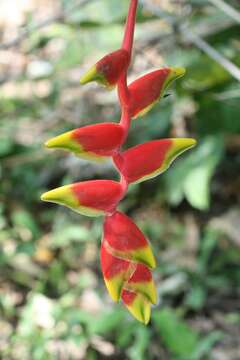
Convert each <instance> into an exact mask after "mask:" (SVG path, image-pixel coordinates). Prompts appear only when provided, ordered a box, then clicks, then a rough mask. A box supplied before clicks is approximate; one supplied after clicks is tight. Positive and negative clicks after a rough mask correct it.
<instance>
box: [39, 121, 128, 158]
mask: <svg viewBox="0 0 240 360" xmlns="http://www.w3.org/2000/svg"><path fill="white" fill-rule="evenodd" d="M123 140H124V130H123V128H122V126H120V125H118V124H115V123H102V124H95V125H88V126H84V127H81V128H78V129H75V130H72V131H68V132H66V133H64V134H61V135H59V136H56V137H54V138H52V139H50V140H48V141H47V142H46V143H45V145H46V146H47V147H48V148H61V149H65V150H69V151H72V152H73V153H74V154H75V155H77V156H79V157H81V158H83V159H87V160H95V161H103V160H105V159H107V157H109V156H112V155H113V154H114V153H115V152H116V151H117V149H118V148H119V147H120V146H121V144H122V142H123Z"/></svg>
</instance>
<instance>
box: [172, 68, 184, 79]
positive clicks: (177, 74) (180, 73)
mask: <svg viewBox="0 0 240 360" xmlns="http://www.w3.org/2000/svg"><path fill="white" fill-rule="evenodd" d="M171 72H172V74H173V76H174V78H176V79H177V78H179V77H181V76H183V75H185V73H186V69H185V68H184V67H172V68H171Z"/></svg>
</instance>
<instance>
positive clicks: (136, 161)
mask: <svg viewBox="0 0 240 360" xmlns="http://www.w3.org/2000/svg"><path fill="white" fill-rule="evenodd" d="M195 143H196V141H195V140H194V139H163V140H154V141H149V142H147V143H145V144H141V145H137V146H135V147H133V148H130V149H129V150H126V151H124V152H123V153H121V154H119V155H117V156H116V157H114V162H115V164H116V166H117V168H118V169H119V171H120V172H121V174H123V175H124V177H125V179H126V180H127V182H128V183H129V184H130V183H139V182H141V181H144V180H148V179H151V178H153V177H155V176H157V175H159V174H161V173H162V172H163V171H165V170H166V169H167V168H168V167H169V166H170V164H171V163H172V161H173V160H174V159H175V158H176V157H177V156H178V155H180V154H181V153H183V152H184V151H186V150H188V149H189V148H191V147H192V146H194V145H195Z"/></svg>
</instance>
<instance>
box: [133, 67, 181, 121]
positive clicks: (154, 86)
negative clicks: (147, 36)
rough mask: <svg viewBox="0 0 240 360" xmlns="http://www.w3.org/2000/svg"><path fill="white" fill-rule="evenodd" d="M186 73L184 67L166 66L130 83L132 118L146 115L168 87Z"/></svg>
mask: <svg viewBox="0 0 240 360" xmlns="http://www.w3.org/2000/svg"><path fill="white" fill-rule="evenodd" d="M184 74H185V69H184V68H182V67H166V68H162V69H159V70H155V71H152V72H150V73H148V74H146V75H143V76H142V77H140V78H138V79H136V80H135V81H133V82H132V83H131V84H130V85H129V92H130V113H131V116H132V118H137V117H139V116H143V115H145V114H146V113H147V112H148V111H149V110H151V109H152V107H153V106H154V105H155V103H156V102H157V101H158V100H159V99H160V98H161V97H162V95H163V93H164V91H165V90H166V88H167V87H168V86H169V85H170V84H171V83H172V82H173V81H174V80H176V79H177V78H179V77H181V76H183V75H184Z"/></svg>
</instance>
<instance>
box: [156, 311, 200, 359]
mask: <svg viewBox="0 0 240 360" xmlns="http://www.w3.org/2000/svg"><path fill="white" fill-rule="evenodd" d="M153 322H154V325H155V327H156V329H157V330H158V331H159V334H160V336H161V338H162V341H163V343H164V345H165V346H166V347H167V348H168V350H169V351H170V352H171V353H173V354H174V355H178V356H190V355H191V354H193V352H194V351H195V350H196V348H197V344H198V333H197V332H195V331H194V330H192V329H191V328H190V327H189V326H188V325H187V324H186V323H185V322H184V321H183V320H182V319H181V318H180V317H179V316H178V315H177V314H176V313H175V312H174V310H173V309H170V308H165V309H162V310H160V311H158V312H157V311H155V312H154V313H153ZM185 359H186V358H185Z"/></svg>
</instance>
